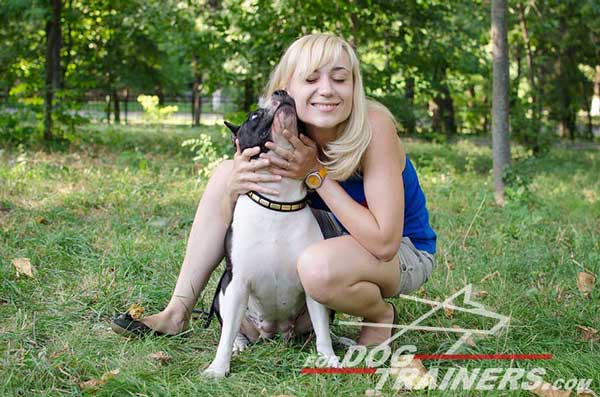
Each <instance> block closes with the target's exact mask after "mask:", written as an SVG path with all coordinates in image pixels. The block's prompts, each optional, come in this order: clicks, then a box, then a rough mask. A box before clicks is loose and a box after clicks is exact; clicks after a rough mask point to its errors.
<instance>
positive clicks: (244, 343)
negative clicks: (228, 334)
mask: <svg viewBox="0 0 600 397" xmlns="http://www.w3.org/2000/svg"><path fill="white" fill-rule="evenodd" d="M249 343H250V341H249V340H248V338H246V337H245V336H244V335H242V334H237V336H236V337H235V340H234V341H233V350H232V352H233V354H238V353H241V352H243V351H244V350H246V347H248V344H249Z"/></svg>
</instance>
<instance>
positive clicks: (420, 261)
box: [138, 34, 436, 345]
mask: <svg viewBox="0 0 600 397" xmlns="http://www.w3.org/2000/svg"><path fill="white" fill-rule="evenodd" d="M279 89H284V90H287V91H288V93H289V94H290V95H291V96H292V97H293V98H294V100H295V102H296V111H297V113H298V118H299V119H300V120H302V121H303V122H304V124H305V126H306V135H300V137H299V138H297V137H294V136H292V135H291V134H289V133H288V132H287V131H284V132H283V134H284V136H285V137H286V138H287V139H288V140H289V141H290V143H291V144H292V145H293V148H294V149H293V150H285V149H283V148H281V147H277V146H275V145H274V144H272V143H269V144H267V147H268V148H269V149H271V150H273V151H275V152H276V153H277V154H278V156H270V155H268V154H262V155H261V156H260V157H261V159H258V160H250V158H251V157H252V156H254V155H256V154H258V153H259V150H260V149H259V148H257V147H256V148H250V149H246V150H244V152H242V153H240V150H239V148H238V150H237V152H236V154H235V156H234V159H233V160H227V161H224V162H223V163H221V164H220V165H219V166H218V167H217V169H216V170H215V172H214V174H213V175H212V177H211V178H210V180H209V182H208V185H207V187H206V190H205V192H204V194H203V196H202V199H201V200H200V204H199V206H198V210H197V212H196V217H195V219H194V223H193V225H192V230H191V233H190V237H189V240H188V245H187V250H186V254H185V258H184V261H183V265H182V268H181V272H180V274H179V278H178V280H177V284H176V286H175V290H174V292H173V296H172V298H171V300H170V302H169V304H168V306H167V307H166V308H165V309H164V310H163V311H162V312H160V313H157V314H155V315H152V316H149V317H147V318H144V319H143V320H141V321H140V322H139V323H138V325H140V326H142V327H144V328H145V327H148V328H149V329H151V330H153V331H154V332H158V333H165V334H171V335H173V334H177V333H179V332H181V331H183V330H184V329H185V328H187V325H188V322H189V319H190V314H191V309H192V307H193V306H194V305H195V303H196V300H197V298H198V296H199V294H200V292H201V291H202V289H203V288H204V287H205V285H206V283H207V281H208V279H209V277H210V274H211V273H212V271H213V270H214V268H215V267H216V266H217V265H218V264H219V263H220V261H221V259H222V258H223V255H224V249H223V241H224V236H225V232H226V230H227V228H228V225H229V224H230V222H231V218H232V213H233V207H234V204H235V201H236V199H237V197H238V196H239V195H240V194H245V193H246V192H248V191H250V190H254V191H257V192H259V193H266V194H275V195H276V194H277V192H276V191H274V190H272V189H269V188H267V187H265V186H262V185H261V183H263V182H271V181H276V180H278V178H280V177H289V178H296V179H302V180H305V178H307V176H308V175H309V174H310V175H311V176H312V177H311V178H308V181H309V183H308V185H309V186H311V187H313V188H314V191H313V192H312V193H311V194H310V198H311V206H312V207H313V208H314V213H315V216H316V217H317V218H318V219H319V221H320V222H319V223H320V224H321V225H326V226H327V227H325V228H324V229H323V230H324V234H327V236H326V237H328V238H327V239H326V240H323V241H321V242H319V243H317V244H314V245H312V246H310V247H308V248H307V249H306V250H305V251H304V253H303V254H302V255H301V256H300V258H299V260H298V274H299V276H300V279H301V281H302V284H303V286H304V288H305V290H306V292H307V293H308V294H310V295H311V296H312V297H313V298H314V299H315V300H317V301H318V302H320V303H322V304H324V305H326V306H328V307H330V308H332V309H334V310H336V311H340V312H344V313H348V314H351V315H355V316H359V317H363V319H364V321H365V322H367V323H378V324H390V323H392V322H393V320H394V318H395V309H394V307H393V305H391V304H389V303H386V302H385V300H384V298H386V297H391V296H394V295H396V294H399V293H404V294H406V293H409V292H412V291H414V290H416V289H417V288H419V287H420V286H421V285H422V284H423V283H424V282H425V281H426V280H427V278H428V277H429V275H430V274H431V271H432V268H433V266H434V257H433V255H434V253H435V242H436V235H435V233H434V232H433V230H432V229H431V227H430V225H429V218H428V212H427V209H426V206H425V196H424V195H423V192H422V190H421V188H420V186H419V182H418V179H417V175H416V172H415V170H414V167H413V166H412V164H411V162H410V160H409V159H408V158H407V157H406V155H405V153H404V149H403V147H402V145H401V143H400V140H399V138H398V136H397V134H396V128H395V121H394V119H393V117H392V115H391V114H390V112H389V111H388V110H387V109H386V108H385V107H384V106H383V105H381V104H378V103H376V102H373V101H367V100H366V98H365V93H364V88H363V84H362V79H361V75H360V70H359V63H358V59H357V57H356V55H355V53H354V51H353V50H352V48H351V47H350V45H349V44H348V43H347V42H345V41H344V40H342V39H340V38H338V37H336V36H332V35H327V34H315V35H308V36H304V37H302V38H300V39H298V40H296V41H295V42H294V43H293V44H292V45H291V46H290V47H289V48H288V49H287V51H286V53H285V54H284V56H283V57H282V59H281V61H280V62H279V64H278V65H277V67H276V68H275V70H274V71H273V74H272V75H271V79H270V81H269V84H268V85H267V88H266V90H265V95H264V97H265V98H269V97H270V96H271V94H272V93H273V92H274V91H276V90H279ZM265 167H271V173H272V175H265V174H262V173H257V172H256V171H258V170H261V169H263V168H265ZM308 181H307V182H308ZM219 209H220V210H219ZM322 227H323V226H322ZM141 324H143V325H141ZM392 331H393V330H390V328H389V327H369V326H363V327H362V329H361V333H360V337H359V340H358V343H359V344H363V345H374V344H378V343H380V342H383V341H385V340H386V339H388V338H389V337H390V334H391V332H392Z"/></svg>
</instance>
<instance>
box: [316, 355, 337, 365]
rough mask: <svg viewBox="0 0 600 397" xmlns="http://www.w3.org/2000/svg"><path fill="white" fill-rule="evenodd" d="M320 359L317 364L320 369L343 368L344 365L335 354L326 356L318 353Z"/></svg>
mask: <svg viewBox="0 0 600 397" xmlns="http://www.w3.org/2000/svg"><path fill="white" fill-rule="evenodd" d="M318 355H319V358H318V360H317V362H318V363H319V366H320V367H329V368H341V367H342V364H341V363H340V359H339V357H338V356H336V355H335V354H333V353H331V354H324V353H318Z"/></svg>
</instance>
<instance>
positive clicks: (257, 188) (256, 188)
mask: <svg viewBox="0 0 600 397" xmlns="http://www.w3.org/2000/svg"><path fill="white" fill-rule="evenodd" d="M244 190H245V191H247V192H249V191H250V190H252V191H254V192H259V193H265V194H272V195H274V196H277V195H279V192H278V191H277V190H275V189H269V188H268V187H265V186H262V185H259V184H258V183H252V182H248V183H245V184H244Z"/></svg>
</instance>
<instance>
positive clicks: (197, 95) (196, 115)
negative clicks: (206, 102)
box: [192, 55, 202, 126]
mask: <svg viewBox="0 0 600 397" xmlns="http://www.w3.org/2000/svg"><path fill="white" fill-rule="evenodd" d="M192 69H193V73H194V84H193V86H192V125H193V126H199V125H200V117H201V115H202V94H201V90H202V73H201V72H200V70H199V67H198V59H197V58H196V55H192Z"/></svg>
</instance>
